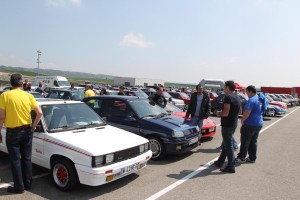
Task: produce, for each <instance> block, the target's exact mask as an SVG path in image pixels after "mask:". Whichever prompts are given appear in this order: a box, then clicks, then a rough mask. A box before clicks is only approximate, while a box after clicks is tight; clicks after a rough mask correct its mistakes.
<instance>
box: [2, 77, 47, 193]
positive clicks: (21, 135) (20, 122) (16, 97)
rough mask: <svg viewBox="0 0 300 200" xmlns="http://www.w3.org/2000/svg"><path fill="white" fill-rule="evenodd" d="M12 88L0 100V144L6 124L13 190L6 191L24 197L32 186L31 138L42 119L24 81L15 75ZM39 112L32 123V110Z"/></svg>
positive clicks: (11, 78)
mask: <svg viewBox="0 0 300 200" xmlns="http://www.w3.org/2000/svg"><path fill="white" fill-rule="evenodd" d="M10 83H11V85H12V87H13V89H12V90H11V91H7V92H4V93H2V94H1V96H0V142H2V135H1V131H2V127H3V123H4V124H5V127H6V147H7V150H8V153H9V158H10V163H11V169H12V175H13V181H14V186H13V187H12V186H10V187H8V188H7V191H8V192H10V193H23V192H24V189H25V190H30V189H31V182H32V163H31V154H32V137H33V132H34V130H35V128H36V126H37V124H38V123H39V121H40V119H41V117H42V111H41V109H40V107H39V106H38V104H37V102H36V100H35V99H34V97H33V95H32V94H30V93H28V92H24V91H23V90H22V84H23V77H22V75H21V74H12V75H11V77H10ZM32 109H34V110H35V112H36V118H35V120H34V122H33V123H32V120H31V110H32Z"/></svg>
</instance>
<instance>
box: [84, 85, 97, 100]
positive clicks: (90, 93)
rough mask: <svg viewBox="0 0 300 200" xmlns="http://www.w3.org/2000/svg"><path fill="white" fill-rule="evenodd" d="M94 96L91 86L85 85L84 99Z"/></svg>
mask: <svg viewBox="0 0 300 200" xmlns="http://www.w3.org/2000/svg"><path fill="white" fill-rule="evenodd" d="M92 96H95V92H94V91H93V90H92V85H91V84H87V85H86V86H85V92H84V98H86V97H92Z"/></svg>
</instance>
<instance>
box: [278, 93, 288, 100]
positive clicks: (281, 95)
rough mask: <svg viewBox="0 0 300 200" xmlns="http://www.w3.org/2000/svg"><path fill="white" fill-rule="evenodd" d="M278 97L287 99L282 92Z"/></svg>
mask: <svg viewBox="0 0 300 200" xmlns="http://www.w3.org/2000/svg"><path fill="white" fill-rule="evenodd" d="M279 96H280V97H282V98H283V99H287V97H286V96H284V95H283V94H279Z"/></svg>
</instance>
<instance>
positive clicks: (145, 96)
mask: <svg viewBox="0 0 300 200" xmlns="http://www.w3.org/2000/svg"><path fill="white" fill-rule="evenodd" d="M135 95H136V96H137V97H140V98H148V95H147V94H146V93H145V92H143V91H136V92H135Z"/></svg>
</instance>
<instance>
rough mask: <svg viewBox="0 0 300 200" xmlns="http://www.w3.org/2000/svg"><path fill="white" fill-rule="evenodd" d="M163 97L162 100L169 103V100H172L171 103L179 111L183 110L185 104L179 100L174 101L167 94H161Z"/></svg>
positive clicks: (174, 99)
mask: <svg viewBox="0 0 300 200" xmlns="http://www.w3.org/2000/svg"><path fill="white" fill-rule="evenodd" d="M163 96H164V98H165V99H166V100H167V101H169V99H170V98H171V99H172V103H173V104H174V105H175V106H177V107H178V108H180V109H181V110H183V109H184V108H186V106H185V103H184V101H183V100H181V99H176V98H173V97H172V96H171V95H170V94H169V93H168V92H163Z"/></svg>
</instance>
